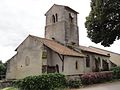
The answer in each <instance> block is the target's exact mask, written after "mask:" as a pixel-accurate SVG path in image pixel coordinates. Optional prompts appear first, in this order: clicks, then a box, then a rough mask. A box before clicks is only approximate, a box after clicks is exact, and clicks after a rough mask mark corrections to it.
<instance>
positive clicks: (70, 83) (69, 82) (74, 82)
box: [66, 79, 82, 88]
mask: <svg viewBox="0 0 120 90" xmlns="http://www.w3.org/2000/svg"><path fill="white" fill-rule="evenodd" d="M66 84H67V87H68V88H79V87H80V86H82V84H81V80H72V79H71V80H67V83H66Z"/></svg>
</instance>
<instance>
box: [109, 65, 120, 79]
mask: <svg viewBox="0 0 120 90" xmlns="http://www.w3.org/2000/svg"><path fill="white" fill-rule="evenodd" d="M111 71H113V78H114V79H120V66H118V67H113V68H112V69H111Z"/></svg>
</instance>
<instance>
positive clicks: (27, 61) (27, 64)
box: [25, 56, 30, 66]
mask: <svg viewBox="0 0 120 90" xmlns="http://www.w3.org/2000/svg"><path fill="white" fill-rule="evenodd" d="M29 64H30V58H29V57H28V56H26V58H25V66H29Z"/></svg>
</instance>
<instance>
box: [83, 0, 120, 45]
mask: <svg viewBox="0 0 120 90" xmlns="http://www.w3.org/2000/svg"><path fill="white" fill-rule="evenodd" d="M85 27H86V28H87V33H88V37H89V38H90V39H91V41H92V42H95V43H101V45H103V46H110V45H111V44H113V42H114V41H115V40H118V39H120V0H91V11H90V14H89V16H88V17H86V22H85Z"/></svg>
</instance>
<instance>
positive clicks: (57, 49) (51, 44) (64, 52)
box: [32, 36, 84, 57]
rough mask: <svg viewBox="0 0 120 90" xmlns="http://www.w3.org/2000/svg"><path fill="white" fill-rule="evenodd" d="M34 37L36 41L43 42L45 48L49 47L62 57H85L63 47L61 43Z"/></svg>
mask: <svg viewBox="0 0 120 90" xmlns="http://www.w3.org/2000/svg"><path fill="white" fill-rule="evenodd" d="M32 37H33V38H34V39H36V40H38V41H40V42H42V43H43V44H44V45H45V46H47V47H49V48H50V49H52V50H53V51H55V52H57V53H59V54H61V55H66V56H79V57H84V55H83V54H82V53H78V52H76V51H74V50H72V49H69V48H68V47H66V46H64V45H61V44H60V43H58V42H55V41H53V40H50V39H46V38H40V37H36V36H32Z"/></svg>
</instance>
